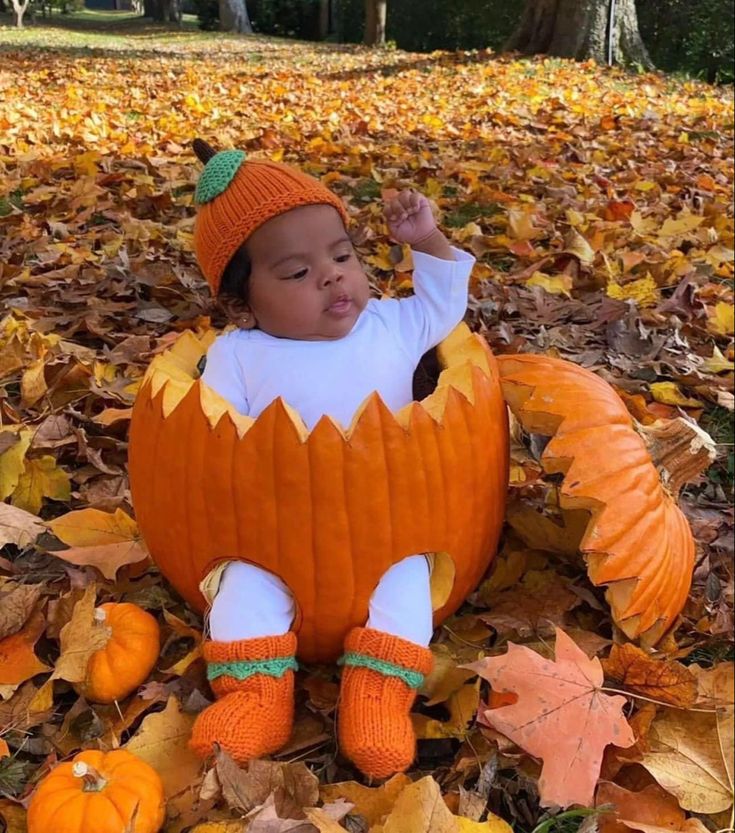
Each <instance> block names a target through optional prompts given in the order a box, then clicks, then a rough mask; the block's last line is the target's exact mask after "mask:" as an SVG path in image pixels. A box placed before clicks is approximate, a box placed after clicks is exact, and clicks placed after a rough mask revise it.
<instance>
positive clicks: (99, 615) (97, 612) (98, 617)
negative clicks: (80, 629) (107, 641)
mask: <svg viewBox="0 0 735 833" xmlns="http://www.w3.org/2000/svg"><path fill="white" fill-rule="evenodd" d="M105 619H107V614H106V613H105V611H104V610H102V608H101V607H96V608H95V609H94V621H95V624H98V625H101V624H102V623H103V622H104V621H105Z"/></svg>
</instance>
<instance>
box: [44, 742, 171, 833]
mask: <svg viewBox="0 0 735 833" xmlns="http://www.w3.org/2000/svg"><path fill="white" fill-rule="evenodd" d="M165 811H166V804H165V800H164V795H163V784H162V783H161V778H160V777H159V775H158V773H157V772H156V771H155V770H154V769H153V767H151V766H150V765H149V764H147V763H145V761H141V760H140V758H136V757H135V755H133V754H132V753H130V752H127V751H126V750H125V749H115V750H114V751H112V752H98V751H96V750H87V751H86V752H80V753H79V754H78V755H77V756H76V757H75V758H74V760H73V761H68V762H66V763H63V764H59V765H58V766H56V767H54V769H52V770H51V772H50V773H49V774H48V775H47V776H46V777H45V778H44V779H43V780H42V781H41V783H40V784H39V785H38V787H37V788H36V791H35V792H34V793H33V796H32V798H31V801H30V804H29V805H28V833H102V831H104V832H105V833H157V831H158V830H160V829H161V825H162V824H163V819H164V816H165Z"/></svg>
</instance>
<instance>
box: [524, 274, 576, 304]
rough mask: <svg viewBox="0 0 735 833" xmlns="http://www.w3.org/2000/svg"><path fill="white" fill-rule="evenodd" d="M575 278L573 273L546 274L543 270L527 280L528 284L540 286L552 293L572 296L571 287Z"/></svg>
mask: <svg viewBox="0 0 735 833" xmlns="http://www.w3.org/2000/svg"><path fill="white" fill-rule="evenodd" d="M573 284H574V280H573V279H572V276H571V275H554V276H553V277H552V276H551V275H545V274H544V273H543V272H534V273H533V275H531V277H530V278H529V279H528V280H527V281H526V286H540V287H541V288H542V289H543V290H545V291H546V292H549V293H550V294H551V295H566V296H567V297H568V298H571V297H572V296H571V289H572V286H573Z"/></svg>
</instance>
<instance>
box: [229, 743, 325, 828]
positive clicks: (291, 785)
mask: <svg viewBox="0 0 735 833" xmlns="http://www.w3.org/2000/svg"><path fill="white" fill-rule="evenodd" d="M215 759H216V764H215V767H216V770H217V777H218V778H219V782H220V784H221V786H222V794H223V796H224V798H225V801H227V804H228V805H229V806H230V807H232V808H233V809H235V810H239V811H240V812H242V813H249V812H250V811H251V810H253V809H254V808H255V807H258V806H259V805H262V804H265V802H266V799H267V798H268V796H271V795H272V796H274V806H275V808H276V811H277V813H278V817H279V818H283V819H303V818H304V807H312V806H314V805H315V804H316V803H317V801H318V799H319V779H318V778H317V777H316V776H315V775H314V774H313V773H312V772H311V771H310V770H309V769H308V767H307V766H306V765H305V764H303V763H301V762H299V763H294V764H288V763H277V762H275V761H260V760H255V761H251V762H250V763H249V764H248V768H247V770H245V769H241V768H240V767H238V765H237V764H236V763H235V762H234V761H233V760H232V758H231V757H230V756H229V755H228V754H227V753H226V752H225V751H224V750H223V749H217V751H216V753H215Z"/></svg>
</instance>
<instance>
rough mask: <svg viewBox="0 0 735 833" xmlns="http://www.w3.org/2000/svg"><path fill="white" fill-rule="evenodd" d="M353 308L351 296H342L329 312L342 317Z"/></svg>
mask: <svg viewBox="0 0 735 833" xmlns="http://www.w3.org/2000/svg"><path fill="white" fill-rule="evenodd" d="M351 306H352V299H351V298H350V296H349V295H340V296H339V298H335V300H334V301H332V303H331V304H330V305H329V306H328V307H327V312H332V313H335V314H336V315H342V314H344V313H346V312H348V311H349V309H350V307H351Z"/></svg>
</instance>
